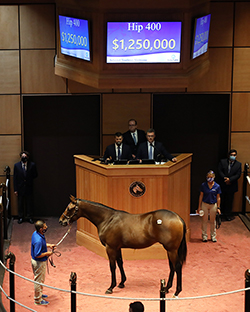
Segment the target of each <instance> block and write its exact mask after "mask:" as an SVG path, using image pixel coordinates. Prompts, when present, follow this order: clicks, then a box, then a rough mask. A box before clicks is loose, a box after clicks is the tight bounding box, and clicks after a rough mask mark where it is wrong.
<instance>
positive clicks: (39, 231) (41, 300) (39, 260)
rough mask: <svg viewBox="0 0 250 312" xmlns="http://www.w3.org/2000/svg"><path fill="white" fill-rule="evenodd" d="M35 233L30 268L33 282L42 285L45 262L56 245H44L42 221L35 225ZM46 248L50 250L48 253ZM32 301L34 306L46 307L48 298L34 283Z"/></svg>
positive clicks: (44, 228) (45, 226)
mask: <svg viewBox="0 0 250 312" xmlns="http://www.w3.org/2000/svg"><path fill="white" fill-rule="evenodd" d="M35 229H36V231H35V232H34V233H33V234H32V237H31V266H32V270H33V273H34V281H35V282H38V283H41V284H44V281H45V273H46V262H47V259H48V257H50V256H51V255H52V254H53V251H54V249H55V248H56V245H54V244H48V243H46V239H45V236H44V234H45V232H46V231H47V225H46V223H45V222H44V221H42V220H38V221H36V223H35ZM47 248H50V249H52V251H48V250H47ZM34 291H35V293H34V300H35V304H36V305H48V304H49V302H48V301H46V300H45V299H46V298H47V297H48V296H47V295H44V294H43V286H42V285H39V284H36V283H34Z"/></svg>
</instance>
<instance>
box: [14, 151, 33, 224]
mask: <svg viewBox="0 0 250 312" xmlns="http://www.w3.org/2000/svg"><path fill="white" fill-rule="evenodd" d="M29 156H30V155H29V153H28V152H26V151H23V152H21V153H20V158H21V161H19V162H18V163H16V164H15V165H14V192H15V195H16V196H17V197H18V223H19V224H20V223H22V222H23V221H24V218H25V217H27V218H28V220H29V222H30V223H34V221H33V219H32V217H33V214H34V208H33V180H34V179H35V178H36V177H37V170H36V165H35V163H34V162H31V161H29ZM25 208H26V215H25Z"/></svg>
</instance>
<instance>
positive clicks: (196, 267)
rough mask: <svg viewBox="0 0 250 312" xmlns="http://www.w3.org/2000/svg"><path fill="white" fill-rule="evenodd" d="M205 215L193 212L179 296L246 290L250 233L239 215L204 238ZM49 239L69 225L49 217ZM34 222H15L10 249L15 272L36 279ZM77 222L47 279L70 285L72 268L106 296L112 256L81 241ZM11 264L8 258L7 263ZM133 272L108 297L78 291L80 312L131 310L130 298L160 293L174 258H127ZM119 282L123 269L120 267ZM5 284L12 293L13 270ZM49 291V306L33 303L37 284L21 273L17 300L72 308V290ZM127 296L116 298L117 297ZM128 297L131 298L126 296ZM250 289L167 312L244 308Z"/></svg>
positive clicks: (174, 305)
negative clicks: (213, 238)
mask: <svg viewBox="0 0 250 312" xmlns="http://www.w3.org/2000/svg"><path fill="white" fill-rule="evenodd" d="M200 222H201V219H200V217H199V216H191V222H190V229H191V238H190V241H189V242H188V255H187V261H186V264H185V265H184V266H183V279H182V281H183V290H182V292H181V293H180V295H179V298H180V299H182V298H187V297H197V296H204V295H212V294H220V293H224V292H230V291H235V290H239V289H244V287H245V278H244V276H245V271H246V270H247V269H250V244H249V242H250V232H249V231H248V229H247V228H246V227H245V225H244V224H243V223H242V221H241V220H240V219H239V217H236V218H235V220H233V221H231V222H223V223H222V225H221V228H220V229H219V230H217V239H218V242H217V243H213V242H211V241H210V240H209V241H208V242H207V243H203V242H202V241H201V229H200ZM46 223H47V225H48V231H47V233H46V239H47V242H48V243H57V242H59V241H60V239H61V238H62V236H63V235H64V233H65V232H66V229H65V228H63V227H60V225H59V224H58V219H56V218H48V219H46ZM33 231H34V225H31V224H29V223H23V224H20V225H19V224H17V221H14V224H13V231H12V239H11V244H10V247H9V250H8V251H10V252H13V253H14V255H15V256H16V262H15V272H16V273H18V274H20V275H22V276H24V277H26V278H29V279H32V278H33V274H32V269H31V264H30V238H31V235H32V233H33ZM75 234H76V224H74V226H73V227H72V229H71V231H70V233H69V235H68V236H67V237H66V238H65V240H64V241H63V242H62V244H60V245H59V246H58V248H57V250H58V251H59V252H61V257H55V256H53V260H54V263H55V265H56V268H53V267H52V266H50V265H49V274H48V273H47V274H46V280H45V284H46V285H49V286H53V287H56V288H60V289H65V290H69V289H70V283H69V278H70V274H71V272H76V274H77V291H79V292H82V293H89V294H97V295H104V294H105V291H106V289H107V288H108V287H109V285H110V272H109V264H108V261H107V260H106V259H104V258H102V257H100V256H98V255H96V254H94V253H93V252H91V251H89V250H87V249H86V248H85V247H82V246H78V245H76V243H75V236H76V235H75ZM8 265H9V264H8V263H7V266H8ZM124 268H125V272H126V275H127V281H126V284H125V285H126V287H125V288H124V289H120V288H118V287H116V288H115V289H114V292H113V294H112V295H109V296H108V299H103V298H96V297H90V296H85V295H77V299H76V301H77V311H79V312H80V311H82V312H83V311H84V312H97V311H101V312H108V311H116V312H123V311H126V312H127V311H128V306H129V303H130V302H132V301H135V299H133V298H140V299H141V298H145V299H146V298H159V289H160V280H161V279H166V280H167V278H168V274H169V267H168V260H167V259H166V260H133V261H129V260H124ZM117 278H118V282H119V279H120V274H119V272H118V269H117ZM175 287H176V279H174V284H173V287H172V288H171V289H170V292H169V294H166V298H172V296H173V293H174V291H175ZM3 288H4V290H5V291H6V293H7V294H9V273H8V272H6V273H5V277H4V282H3ZM44 293H45V294H47V295H48V296H49V298H48V301H49V302H50V304H49V305H48V306H41V307H39V306H36V305H34V302H33V284H32V283H31V282H28V281H26V280H24V279H22V278H20V277H17V276H16V277H15V299H16V300H17V301H18V302H20V303H22V304H23V305H26V306H28V307H29V308H31V309H33V310H34V311H38V312H40V311H53V312H59V311H70V309H71V308H70V307H71V306H70V294H69V293H67V292H63V291H59V290H54V289H50V288H46V287H45V288H44ZM114 296H115V297H122V298H124V299H122V300H118V299H112V297H114ZM125 298H131V299H129V300H125ZM244 300H245V293H244V292H238V293H235V294H229V295H223V296H219V297H211V298H203V299H192V300H191V299H188V300H179V299H175V300H171V301H167V302H166V311H167V312H174V311H178V312H206V311H209V312H210V311H211V312H243V311H244ZM2 301H3V305H4V307H5V309H6V311H9V310H10V308H9V307H10V303H9V300H8V299H7V298H6V297H5V295H4V294H2ZM142 302H143V304H144V306H145V311H146V312H149V311H151V312H158V311H160V304H159V301H147V300H142ZM15 311H16V312H25V311H28V310H27V309H25V308H23V307H21V306H18V305H17V304H16V310H15Z"/></svg>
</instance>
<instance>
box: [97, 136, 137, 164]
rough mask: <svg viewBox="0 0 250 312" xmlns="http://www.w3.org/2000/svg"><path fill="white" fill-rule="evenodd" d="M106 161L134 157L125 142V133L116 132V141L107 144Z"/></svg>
mask: <svg viewBox="0 0 250 312" xmlns="http://www.w3.org/2000/svg"><path fill="white" fill-rule="evenodd" d="M103 158H104V160H105V161H112V162H113V161H115V160H120V159H126V160H130V159H132V154H131V149H130V147H129V146H128V145H126V144H124V143H123V135H122V133H121V132H116V133H115V143H114V144H111V145H109V146H107V148H106V150H105V153H104V156H103Z"/></svg>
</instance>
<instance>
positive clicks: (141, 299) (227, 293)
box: [0, 261, 250, 301]
mask: <svg viewBox="0 0 250 312" xmlns="http://www.w3.org/2000/svg"><path fill="white" fill-rule="evenodd" d="M0 264H1V265H2V266H3V268H4V269H5V270H6V271H8V272H10V273H12V274H14V275H16V276H18V277H20V278H22V279H24V280H26V281H29V282H32V283H35V284H39V285H42V286H44V287H47V288H50V289H54V290H58V291H63V292H68V293H73V294H78V295H83V296H89V297H96V298H104V299H116V300H137V301H138V300H140V301H171V300H194V299H206V298H211V297H219V296H226V295H231V294H235V293H238V292H242V291H246V290H250V287H248V288H243V289H238V290H233V291H228V292H224V293H220V294H213V295H204V296H196V297H184V298H179V297H174V298H133V297H116V296H110V295H109V296H105V295H96V294H89V293H84V292H78V291H73V290H72V291H71V290H66V289H62V288H57V287H53V286H49V285H46V284H42V283H38V282H35V281H33V280H31V279H29V278H27V277H24V276H22V275H20V274H18V273H16V272H13V271H11V270H10V269H8V268H7V267H6V266H5V265H4V264H3V263H2V261H0Z"/></svg>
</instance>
